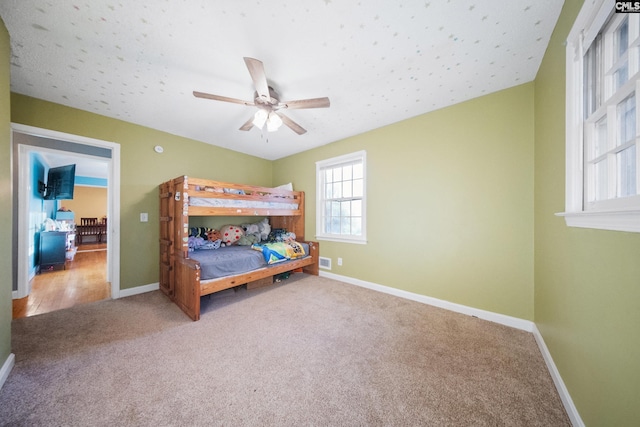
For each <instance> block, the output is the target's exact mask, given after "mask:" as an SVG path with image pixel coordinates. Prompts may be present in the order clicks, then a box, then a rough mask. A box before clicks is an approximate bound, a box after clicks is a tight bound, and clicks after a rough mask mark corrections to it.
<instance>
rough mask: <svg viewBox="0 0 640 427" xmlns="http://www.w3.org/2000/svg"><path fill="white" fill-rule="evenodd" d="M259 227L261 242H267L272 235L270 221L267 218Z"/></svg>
mask: <svg viewBox="0 0 640 427" xmlns="http://www.w3.org/2000/svg"><path fill="white" fill-rule="evenodd" d="M257 225H258V229H259V230H260V240H267V239H268V238H269V233H271V225H269V220H268V219H267V218H265V219H263V220H262V221H260V222H259V223H258V224H257Z"/></svg>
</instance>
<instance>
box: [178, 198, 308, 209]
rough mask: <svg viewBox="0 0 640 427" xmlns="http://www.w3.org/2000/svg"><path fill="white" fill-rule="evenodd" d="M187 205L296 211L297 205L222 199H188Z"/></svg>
mask: <svg viewBox="0 0 640 427" xmlns="http://www.w3.org/2000/svg"><path fill="white" fill-rule="evenodd" d="M189 205H190V206H203V207H213V208H254V209H291V210H296V209H298V204H297V203H284V202H282V203H281V202H268V201H261V200H238V199H222V198H220V199H218V198H215V197H189Z"/></svg>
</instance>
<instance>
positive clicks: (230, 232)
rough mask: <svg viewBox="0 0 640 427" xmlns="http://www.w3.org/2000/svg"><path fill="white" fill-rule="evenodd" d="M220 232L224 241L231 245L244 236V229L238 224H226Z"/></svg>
mask: <svg viewBox="0 0 640 427" xmlns="http://www.w3.org/2000/svg"><path fill="white" fill-rule="evenodd" d="M220 234H221V235H222V243H224V244H225V245H227V246H229V245H233V244H234V243H236V242H237V241H238V240H240V238H241V237H242V236H244V230H243V229H242V227H239V226H237V225H225V226H223V227H222V228H221V229H220Z"/></svg>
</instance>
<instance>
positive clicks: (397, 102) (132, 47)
mask: <svg viewBox="0 0 640 427" xmlns="http://www.w3.org/2000/svg"><path fill="white" fill-rule="evenodd" d="M562 4H563V1H562V0H508V1H505V0H475V1H465V0H428V1H424V0H423V1H412V0H404V1H403V0H399V1H391V0H378V1H364V0H363V1H349V0H298V1H276V0H269V1H267V0H261V1H214V0H164V1H163V0H156V1H135V2H133V1H124V0H120V1H118V0H104V1H98V0H73V1H71V0H49V1H45V0H3V1H2V2H0V16H2V19H3V20H4V22H5V24H6V26H7V28H8V30H9V34H10V36H11V48H12V59H11V63H12V66H11V88H12V91H14V92H17V93H20V94H24V95H29V96H33V97H36V98H41V99H44V100H47V101H52V102H56V103H59V104H63V105H68V106H70V107H75V108H79V109H82V110H87V111H91V112H93V113H97V114H101V115H105V116H109V117H113V118H116V119H121V120H125V121H128V122H132V123H137V124H140V125H144V126H149V127H152V128H155V129H159V130H162V131H166V132H169V133H172V134H176V135H181V136H185V137H188V138H192V139H195V140H198V141H203V142H206V143H209V144H213V145H217V146H220V147H225V148H229V149H232V150H236V151H240V152H243V153H247V154H252V155H255V156H258V157H263V158H265V159H278V158H281V157H284V156H287V155H290V154H294V153H297V152H301V151H305V150H308V149H310V148H314V147H317V146H320V145H323V144H328V143H331V142H334V141H337V140H340V139H343V138H347V137H349V136H352V135H356V134H360V133H363V132H366V131H368V130H371V129H375V128H378V127H381V126H385V125H388V124H390V123H394V122H397V121H400V120H404V119H407V118H410V117H414V116H418V115H420V114H424V113H427V112H429V111H432V110H436V109H439V108H443V107H446V106H448V105H451V104H455V103H458V102H461V101H465V100H468V99H471V98H475V97H478V96H482V95H486V94H489V93H491V92H495V91H498V90H501V89H505V88H509V87H512V86H516V85H520V84H523V83H526V82H529V81H532V80H533V79H534V78H535V75H536V72H537V70H538V67H539V66H540V62H541V60H542V57H543V55H544V52H545V49H546V46H547V44H548V42H549V38H550V36H551V33H552V31H553V28H554V26H555V24H556V21H557V19H558V16H559V15H560V10H561V8H562ZM244 56H250V57H254V58H257V59H260V60H261V61H263V62H264V64H265V70H266V74H267V78H268V79H269V83H270V85H272V86H273V87H274V88H275V89H276V90H277V91H278V92H279V93H280V95H281V98H282V100H285V101H286V100H293V99H302V98H314V97H322V96H327V97H329V98H330V100H331V107H330V108H328V109H307V110H291V111H288V112H287V114H288V115H289V116H290V117H291V118H292V119H293V120H295V121H296V122H297V123H299V124H300V125H301V126H302V127H304V128H305V129H307V130H308V132H307V133H306V134H304V135H302V136H300V135H297V134H295V133H294V132H293V131H291V130H290V129H288V128H286V127H284V126H283V127H282V128H281V129H280V130H279V131H277V132H274V133H267V132H266V131H265V132H261V131H260V130H259V129H256V128H253V129H252V130H251V131H249V132H243V131H239V130H238V128H239V127H240V126H241V125H242V124H243V123H244V122H245V121H246V120H247V119H248V118H249V117H250V116H251V115H252V114H253V113H254V112H255V108H254V107H247V106H243V105H238V104H229V103H223V102H219V101H211V100H204V99H198V98H195V97H194V96H193V95H192V91H193V90H198V91H202V92H209V93H214V94H217V95H223V96H228V97H232V98H239V99H243V100H252V99H253V92H254V89H253V85H252V82H251V77H250V76H249V73H248V71H247V69H246V67H245V64H244V61H243V59H242V58H243V57H244ZM115 142H117V141H115ZM389 143H390V144H392V143H393V141H389Z"/></svg>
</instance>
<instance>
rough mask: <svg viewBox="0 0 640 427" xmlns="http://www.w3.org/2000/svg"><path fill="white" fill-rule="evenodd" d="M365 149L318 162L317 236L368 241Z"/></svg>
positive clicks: (321, 238)
mask: <svg viewBox="0 0 640 427" xmlns="http://www.w3.org/2000/svg"><path fill="white" fill-rule="evenodd" d="M366 163H367V161H366V152H365V151H359V152H357V153H352V154H347V155H344V156H340V157H334V158H332V159H328V160H322V161H320V162H316V186H317V188H316V195H317V196H316V197H317V199H318V200H317V204H316V209H317V211H316V238H317V239H319V240H333V241H338V242H351V243H366V214H365V212H366V203H365V195H366V177H367V174H366Z"/></svg>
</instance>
